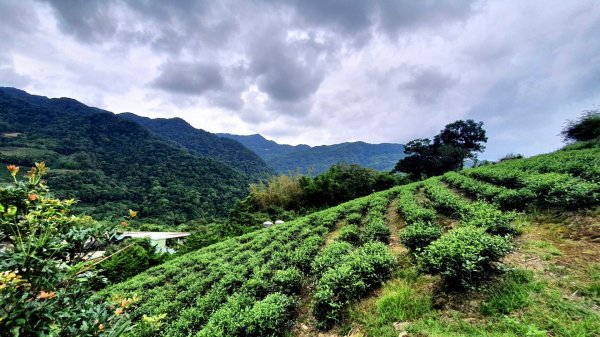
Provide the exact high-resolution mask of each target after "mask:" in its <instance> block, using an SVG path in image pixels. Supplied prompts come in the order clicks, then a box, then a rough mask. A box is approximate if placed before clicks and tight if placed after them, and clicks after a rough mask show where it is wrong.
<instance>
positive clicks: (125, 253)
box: [98, 239, 169, 283]
mask: <svg viewBox="0 0 600 337" xmlns="http://www.w3.org/2000/svg"><path fill="white" fill-rule="evenodd" d="M121 249H123V250H122V251H121V252H119V253H117V254H115V255H113V256H112V257H111V258H110V259H107V260H105V261H103V262H102V263H101V264H100V265H99V266H98V267H99V269H101V270H102V271H101V274H102V275H103V276H105V277H106V278H107V279H108V280H109V281H110V282H111V283H117V282H121V281H123V280H126V279H128V278H130V277H132V276H134V275H137V274H139V273H141V272H143V271H144V270H146V269H148V268H150V267H153V266H156V265H159V264H161V263H163V262H164V261H166V260H167V259H168V258H169V256H168V255H167V254H162V253H159V252H157V251H156V247H155V246H154V245H153V244H152V243H151V242H150V240H149V239H130V240H126V241H124V242H122V243H120V244H118V245H115V246H112V247H110V248H109V249H107V250H106V254H105V255H107V256H108V255H111V254H113V253H115V252H118V251H119V250H121Z"/></svg>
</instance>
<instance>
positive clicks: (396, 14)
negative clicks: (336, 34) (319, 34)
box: [282, 0, 475, 38]
mask: <svg viewBox="0 0 600 337" xmlns="http://www.w3.org/2000/svg"><path fill="white" fill-rule="evenodd" d="M282 2H283V3H287V4H290V6H291V7H292V8H293V9H294V10H295V13H296V14H297V15H298V17H299V18H300V19H301V20H303V21H305V22H306V23H307V24H309V25H312V26H314V25H317V26H319V25H320V26H328V27H330V28H332V29H337V30H339V31H341V32H343V33H346V34H351V35H353V36H354V37H355V38H357V37H358V38H360V37H364V35H365V34H367V35H368V34H370V33H371V30H372V29H373V28H375V29H376V30H380V31H382V32H383V33H385V34H387V35H389V36H390V37H393V38H395V37H397V33H398V32H399V31H400V30H402V29H408V28H414V27H418V26H422V25H428V26H429V27H435V26H438V25H439V24H442V23H445V22H447V21H451V20H457V19H464V18H467V17H468V16H469V15H470V14H471V13H472V10H473V3H474V2H475V1H474V0H464V1H452V0H435V1H412V0H401V1H389V0H380V1H363V0H349V1H338V0H296V1H292V2H288V1H282Z"/></svg>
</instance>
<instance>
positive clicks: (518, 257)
mask: <svg viewBox="0 0 600 337" xmlns="http://www.w3.org/2000/svg"><path fill="white" fill-rule="evenodd" d="M599 161H600V149H597V148H595V149H586V150H572V151H558V152H556V153H553V154H548V155H541V156H537V157H534V158H531V159H524V160H513V161H509V162H505V163H501V164H497V165H492V166H487V167H481V168H477V169H470V170H464V171H462V172H458V173H449V174H446V175H445V176H443V177H436V178H432V179H428V180H426V181H423V182H419V183H413V184H410V185H405V186H400V187H396V188H393V189H390V190H387V191H384V192H379V193H375V194H372V195H370V196H367V197H364V198H360V199H356V200H353V201H350V202H347V203H345V204H342V205H339V206H337V207H334V208H331V209H327V210H325V211H321V212H318V213H314V214H311V215H309V216H306V217H303V218H299V219H297V220H295V221H292V222H288V223H286V224H283V225H277V226H275V227H272V228H268V229H263V230H260V231H257V232H254V233H250V234H247V235H244V236H240V237H236V238H233V239H230V240H227V241H224V242H221V243H218V244H215V245H212V246H209V247H206V248H203V249H201V250H198V251H196V252H193V253H190V254H187V255H185V256H182V257H179V258H177V259H175V260H171V261H169V262H168V263H166V264H163V265H160V266H158V267H155V268H152V269H150V270H149V271H147V272H145V273H143V274H141V275H138V276H137V277H135V278H133V279H130V280H128V281H126V282H124V283H121V284H118V285H116V286H113V287H111V288H108V289H106V290H104V291H103V292H102V293H101V294H100V296H104V297H108V296H112V295H115V294H118V295H124V296H131V295H132V294H134V293H135V294H137V295H138V296H139V297H140V301H139V302H138V303H137V304H135V305H134V306H133V307H132V309H131V310H132V311H131V313H130V315H131V318H132V319H133V320H134V321H135V322H139V324H137V325H136V327H135V328H134V329H133V330H132V331H131V332H130V334H131V335H132V336H282V335H296V336H317V335H319V334H323V333H326V335H327V336H398V335H401V336H402V335H403V336H598V335H600V307H599V305H600V241H599V240H598V239H599V238H600V222H599V219H600V212H599V211H598V208H597V207H598V205H599V204H600V202H599V196H600V184H599V180H598V178H599V173H600V162H599ZM594 208H595V209H594Z"/></svg>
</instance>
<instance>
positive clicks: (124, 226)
mask: <svg viewBox="0 0 600 337" xmlns="http://www.w3.org/2000/svg"><path fill="white" fill-rule="evenodd" d="M127 226H129V224H128V223H127V221H121V227H123V228H127Z"/></svg>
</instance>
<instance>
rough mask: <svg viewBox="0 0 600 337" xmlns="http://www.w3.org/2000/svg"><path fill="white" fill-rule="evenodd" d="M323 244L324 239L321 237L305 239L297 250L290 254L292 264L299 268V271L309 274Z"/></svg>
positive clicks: (315, 236)
mask: <svg viewBox="0 0 600 337" xmlns="http://www.w3.org/2000/svg"><path fill="white" fill-rule="evenodd" d="M322 243H323V237H322V236H320V235H314V236H311V237H309V238H307V239H305V240H304V242H302V244H301V245H300V246H299V247H298V248H297V249H296V250H294V251H293V252H291V253H290V259H291V262H292V264H293V265H294V266H296V267H298V269H300V270H302V271H304V272H307V271H308V270H309V268H310V263H311V261H312V260H313V259H314V257H315V256H316V255H317V253H318V252H319V249H320V248H321V244H322Z"/></svg>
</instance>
